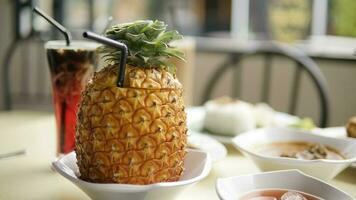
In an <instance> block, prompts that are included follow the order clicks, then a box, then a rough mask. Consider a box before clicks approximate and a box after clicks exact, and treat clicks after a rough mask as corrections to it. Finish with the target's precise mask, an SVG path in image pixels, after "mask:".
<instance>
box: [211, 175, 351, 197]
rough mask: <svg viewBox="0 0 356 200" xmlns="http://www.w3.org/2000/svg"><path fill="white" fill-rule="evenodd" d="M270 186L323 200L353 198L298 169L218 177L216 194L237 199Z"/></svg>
mask: <svg viewBox="0 0 356 200" xmlns="http://www.w3.org/2000/svg"><path fill="white" fill-rule="evenodd" d="M271 180H273V181H271ZM271 188H276V189H277V188H278V189H288V190H297V191H301V192H305V193H309V194H311V195H314V196H318V197H321V198H324V199H325V200H339V199H340V200H341V199H342V200H352V199H353V198H352V197H351V196H350V195H348V194H347V193H345V192H343V191H342V190H339V189H337V188H335V187H333V186H332V185H329V184H327V183H326V182H324V181H321V180H319V179H316V178H314V177H311V176H308V175H306V174H304V173H302V172H300V171H299V170H282V171H273V172H265V173H257V174H250V175H242V176H235V177H229V178H219V179H218V180H217V182H216V191H217V193H218V196H219V198H220V199H224V200H237V198H238V197H239V196H241V195H243V194H245V193H247V192H250V191H254V190H263V189H271Z"/></svg>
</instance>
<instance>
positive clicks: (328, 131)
mask: <svg viewBox="0 0 356 200" xmlns="http://www.w3.org/2000/svg"><path fill="white" fill-rule="evenodd" d="M312 133H314V134H317V135H322V136H325V137H333V138H347V133H346V128H345V127H343V126H339V127H329V128H315V129H313V130H312Z"/></svg>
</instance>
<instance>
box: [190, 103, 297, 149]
mask: <svg viewBox="0 0 356 200" xmlns="http://www.w3.org/2000/svg"><path fill="white" fill-rule="evenodd" d="M186 112H187V125H188V129H190V130H192V131H193V132H192V133H193V134H194V133H200V134H203V135H208V136H210V137H212V138H214V139H215V140H217V141H219V142H221V143H224V144H232V139H233V138H234V137H235V136H228V135H222V134H212V133H209V132H208V131H204V127H203V126H204V117H205V109H204V107H203V106H198V107H189V108H187V109H186ZM298 119H299V118H298V117H296V116H292V115H289V114H287V113H282V112H276V113H275V115H274V121H275V122H276V126H288V125H290V124H293V123H295V122H296V121H298Z"/></svg>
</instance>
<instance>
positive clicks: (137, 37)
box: [54, 20, 210, 199]
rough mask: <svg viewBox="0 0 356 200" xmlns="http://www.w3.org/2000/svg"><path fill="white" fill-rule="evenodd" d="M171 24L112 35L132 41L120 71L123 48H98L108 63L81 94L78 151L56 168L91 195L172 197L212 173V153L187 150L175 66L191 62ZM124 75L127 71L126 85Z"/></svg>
mask: <svg viewBox="0 0 356 200" xmlns="http://www.w3.org/2000/svg"><path fill="white" fill-rule="evenodd" d="M166 27H167V26H166V24H164V22H161V21H157V20H156V21H149V20H145V21H136V22H132V23H126V24H119V25H115V26H112V27H111V28H109V29H108V30H107V31H106V32H105V35H104V36H105V37H106V38H109V39H111V40H114V41H117V42H120V43H123V44H125V45H126V46H127V48H128V53H127V58H126V67H125V68H126V69H125V70H124V73H120V72H119V70H118V65H119V63H120V62H125V60H121V57H120V53H121V52H120V50H118V49H116V48H113V47H110V46H102V47H100V48H99V51H100V53H101V54H102V55H103V58H104V59H105V66H104V67H102V69H101V70H100V71H98V72H96V73H95V74H94V76H93V77H92V79H91V80H90V81H89V82H88V84H87V85H86V88H85V90H84V91H83V92H82V101H81V103H80V105H79V109H78V114H77V126H76V146H75V153H74V152H73V153H71V154H68V155H66V156H65V157H63V158H61V159H60V160H58V161H56V162H54V167H55V169H57V171H59V172H60V173H61V174H62V175H64V176H65V177H66V178H68V179H69V180H71V181H73V182H74V183H75V184H77V185H78V186H79V187H80V188H82V189H83V190H84V191H86V192H87V194H88V195H89V196H90V197H92V198H95V199H111V197H115V199H117V198H118V197H119V196H120V195H124V196H122V198H125V199H126V198H130V199H154V196H155V195H158V194H159V193H161V195H162V194H170V195H173V194H174V193H175V192H174V191H178V188H182V186H185V185H188V184H191V183H194V182H197V181H199V180H201V179H202V178H204V177H206V176H207V175H208V173H209V170H210V161H209V159H210V158H209V156H208V155H207V154H206V153H203V152H198V151H192V150H189V151H188V150H187V127H186V113H185V107H184V102H183V87H182V85H181V83H180V82H179V81H178V79H177V78H176V76H175V72H176V69H175V66H173V65H172V64H171V63H169V59H170V58H172V57H173V58H177V59H184V58H183V56H184V55H183V54H182V53H181V52H180V51H179V50H178V49H176V48H174V47H172V46H170V42H171V41H173V40H178V39H180V38H182V36H181V35H180V34H179V33H178V32H177V31H167V30H166ZM119 74H123V76H124V77H123V78H124V79H123V80H124V81H123V83H122V85H121V86H118V84H117V82H118V77H119ZM119 79H120V78H119ZM73 162H75V163H73ZM189 170H190V171H189ZM157 191H159V193H157ZM164 191H166V193H165V192H164ZM102 192H104V193H102ZM155 192H156V193H155ZM103 195H104V196H103ZM118 195H119V196H118ZM156 197H157V196H156Z"/></svg>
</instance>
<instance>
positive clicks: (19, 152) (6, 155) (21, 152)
mask: <svg viewBox="0 0 356 200" xmlns="http://www.w3.org/2000/svg"><path fill="white" fill-rule="evenodd" d="M25 154H26V149H21V150H17V151H12V152H8V153H1V154H0V159H5V158H11V157H16V156H21V155H25Z"/></svg>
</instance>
